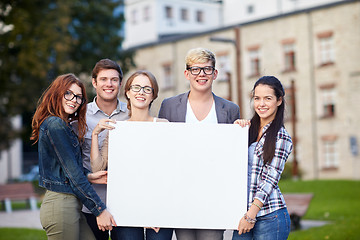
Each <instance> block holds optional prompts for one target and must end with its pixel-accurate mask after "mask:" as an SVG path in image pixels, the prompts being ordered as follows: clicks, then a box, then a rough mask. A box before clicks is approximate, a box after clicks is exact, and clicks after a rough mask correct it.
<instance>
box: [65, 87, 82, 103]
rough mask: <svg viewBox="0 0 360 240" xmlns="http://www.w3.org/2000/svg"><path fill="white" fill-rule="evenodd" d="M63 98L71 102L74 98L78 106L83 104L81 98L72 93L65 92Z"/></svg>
mask: <svg viewBox="0 0 360 240" xmlns="http://www.w3.org/2000/svg"><path fill="white" fill-rule="evenodd" d="M64 98H65V99H66V100H68V101H71V100H73V99H74V98H76V103H77V104H79V105H82V104H83V103H84V102H85V99H84V98H83V97H82V96H79V95H76V94H74V93H73V92H72V91H70V90H67V91H66V92H65V93H64Z"/></svg>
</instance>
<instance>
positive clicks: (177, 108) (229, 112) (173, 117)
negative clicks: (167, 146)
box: [159, 92, 240, 123]
mask: <svg viewBox="0 0 360 240" xmlns="http://www.w3.org/2000/svg"><path fill="white" fill-rule="evenodd" d="M189 93H190V92H186V93H182V94H179V95H177V96H174V97H170V98H166V99H164V101H163V102H162V103H161V107H160V111H159V118H165V119H167V120H169V122H185V116H186V107H187V99H188V97H189ZM213 96H214V101H215V110H216V116H217V119H218V123H233V122H234V121H235V120H236V119H239V118H240V109H239V106H238V105H236V104H235V103H233V102H230V101H228V100H226V99H224V98H221V97H218V96H216V95H215V94H213Z"/></svg>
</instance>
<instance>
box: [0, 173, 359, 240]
mask: <svg viewBox="0 0 360 240" xmlns="http://www.w3.org/2000/svg"><path fill="white" fill-rule="evenodd" d="M279 185H280V189H281V191H282V192H283V193H313V194H314V197H313V199H312V200H311V203H310V206H309V209H308V211H307V213H306V215H305V216H304V217H303V219H311V220H324V221H329V222H330V223H329V224H327V225H325V226H322V227H314V228H310V229H307V230H299V231H294V232H291V233H290V236H289V240H322V239H324V240H338V239H339V240H353V239H360V228H359V226H360V210H359V209H360V181H346V180H318V181H290V180H282V181H280V183H279ZM13 208H14V209H15V206H13ZM19 208H21V206H20V205H19V206H16V209H19ZM13 239H17V240H32V239H46V235H45V232H44V231H43V230H35V229H24V228H0V240H13Z"/></svg>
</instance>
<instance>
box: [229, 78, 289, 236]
mask: <svg viewBox="0 0 360 240" xmlns="http://www.w3.org/2000/svg"><path fill="white" fill-rule="evenodd" d="M252 93H253V104H254V105H253V107H254V111H255V113H254V116H253V118H252V119H251V120H250V121H248V120H243V119H242V120H236V121H235V123H236V124H239V125H241V126H246V125H250V128H249V149H248V160H249V179H248V209H247V210H248V211H247V212H246V213H245V215H244V217H243V218H241V219H240V223H239V226H238V231H234V234H233V238H232V239H233V240H238V239H249V240H250V239H261V240H262V239H271V240H276V239H278V240H280V239H281V240H282V239H287V238H288V236H289V233H290V217H289V213H288V211H287V208H286V204H285V201H284V198H283V195H282V194H281V191H280V189H279V186H278V182H279V180H280V177H281V173H282V171H283V170H284V166H285V162H286V160H287V159H288V156H289V154H290V153H291V150H292V141H291V137H290V135H289V134H288V132H287V131H286V130H285V127H284V110H285V99H284V96H285V91H284V88H283V86H282V84H281V82H280V81H279V80H278V79H277V78H275V77H273V76H264V77H261V78H260V79H259V80H258V81H257V82H256V83H255V85H254V88H253V91H252Z"/></svg>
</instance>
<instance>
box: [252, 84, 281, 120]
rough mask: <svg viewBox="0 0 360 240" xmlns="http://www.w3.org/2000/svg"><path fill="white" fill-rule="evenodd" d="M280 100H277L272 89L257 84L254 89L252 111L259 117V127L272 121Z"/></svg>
mask: <svg viewBox="0 0 360 240" xmlns="http://www.w3.org/2000/svg"><path fill="white" fill-rule="evenodd" d="M281 103H282V99H281V98H279V99H277V98H276V96H275V92H274V89H272V88H271V87H270V86H269V85H264V84H259V85H258V86H256V88H255V89H254V109H255V112H256V113H257V114H258V115H259V117H260V122H261V126H265V125H266V124H268V123H269V122H271V121H272V120H274V118H275V115H276V112H277V109H278V107H279V106H280V104H281Z"/></svg>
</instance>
